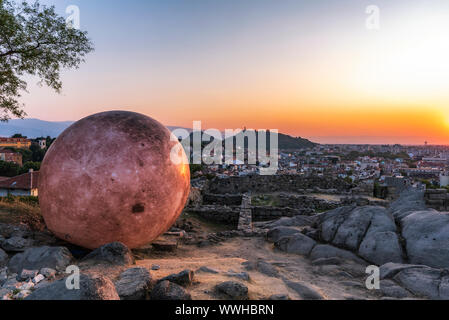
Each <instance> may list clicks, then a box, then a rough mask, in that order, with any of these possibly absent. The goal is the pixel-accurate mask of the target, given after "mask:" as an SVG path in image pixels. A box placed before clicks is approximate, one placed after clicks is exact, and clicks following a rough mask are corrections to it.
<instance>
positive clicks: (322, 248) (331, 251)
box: [310, 244, 366, 264]
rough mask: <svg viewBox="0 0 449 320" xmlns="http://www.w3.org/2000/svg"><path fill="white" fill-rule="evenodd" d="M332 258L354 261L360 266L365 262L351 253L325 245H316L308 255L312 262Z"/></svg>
mask: <svg viewBox="0 0 449 320" xmlns="http://www.w3.org/2000/svg"><path fill="white" fill-rule="evenodd" d="M334 257H337V258H340V259H343V260H351V261H355V262H358V263H361V264H366V262H365V261H364V260H363V259H361V258H359V257H357V256H356V255H355V254H353V253H352V252H350V251H346V250H343V249H340V248H336V247H333V246H331V245H327V244H320V245H316V246H315V247H314V248H313V249H312V252H311V253H310V259H311V260H312V261H313V260H316V259H320V258H334Z"/></svg>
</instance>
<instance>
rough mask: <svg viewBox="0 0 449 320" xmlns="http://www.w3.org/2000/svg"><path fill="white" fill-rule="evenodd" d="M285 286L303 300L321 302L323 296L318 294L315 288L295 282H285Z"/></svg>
mask: <svg viewBox="0 0 449 320" xmlns="http://www.w3.org/2000/svg"><path fill="white" fill-rule="evenodd" d="M285 284H286V285H287V286H289V287H290V288H292V289H293V290H295V291H296V292H297V293H298V294H299V296H300V297H301V298H302V299H304V300H323V299H324V296H323V295H322V294H321V293H320V292H318V290H316V289H315V288H312V287H311V286H309V285H306V284H303V283H299V282H295V281H285Z"/></svg>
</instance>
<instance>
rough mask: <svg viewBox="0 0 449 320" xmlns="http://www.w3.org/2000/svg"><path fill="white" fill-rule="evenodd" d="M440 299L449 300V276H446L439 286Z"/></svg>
mask: <svg viewBox="0 0 449 320" xmlns="http://www.w3.org/2000/svg"><path fill="white" fill-rule="evenodd" d="M438 293H439V295H440V299H443V300H449V276H447V275H446V276H444V277H443V278H442V279H441V281H440V287H439V292H438Z"/></svg>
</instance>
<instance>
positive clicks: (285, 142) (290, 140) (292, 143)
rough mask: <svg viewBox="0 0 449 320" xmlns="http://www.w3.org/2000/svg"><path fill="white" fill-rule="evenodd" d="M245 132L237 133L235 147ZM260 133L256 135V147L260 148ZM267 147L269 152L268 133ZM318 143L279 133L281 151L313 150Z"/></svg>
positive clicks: (268, 136)
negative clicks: (237, 138) (238, 137)
mask: <svg viewBox="0 0 449 320" xmlns="http://www.w3.org/2000/svg"><path fill="white" fill-rule="evenodd" d="M242 134H243V132H240V133H237V134H236V135H235V136H234V137H233V139H234V145H235V144H236V137H237V136H238V135H242ZM257 137H258V133H257V134H256V145H257V146H258V142H257V141H258V138H257ZM266 141H267V142H266V145H267V150H268V149H269V147H270V135H269V134H268V132H267V139H266ZM316 145H317V143H314V142H311V141H309V140H307V139H304V138H301V137H297V138H294V137H292V136H289V135H286V134H283V133H279V134H278V148H279V150H301V149H307V148H313V147H314V146H316Z"/></svg>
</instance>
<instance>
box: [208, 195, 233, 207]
mask: <svg viewBox="0 0 449 320" xmlns="http://www.w3.org/2000/svg"><path fill="white" fill-rule="evenodd" d="M241 203H242V195H241V194H213V193H205V194H204V195H203V204H206V205H207V204H219V205H223V206H239V205H240V204H241Z"/></svg>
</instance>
